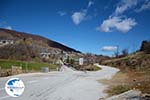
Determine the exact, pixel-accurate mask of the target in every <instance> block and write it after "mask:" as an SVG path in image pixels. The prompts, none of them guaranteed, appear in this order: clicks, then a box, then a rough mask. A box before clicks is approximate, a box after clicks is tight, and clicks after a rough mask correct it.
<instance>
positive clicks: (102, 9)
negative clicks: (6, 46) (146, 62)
mask: <svg viewBox="0 0 150 100" xmlns="http://www.w3.org/2000/svg"><path fill="white" fill-rule="evenodd" d="M0 2H1V3H0V27H1V28H7V29H12V30H16V31H21V32H27V33H32V34H37V35H41V36H44V37H46V38H49V39H51V40H55V41H57V42H60V43H62V44H65V45H67V46H69V47H72V48H75V49H77V50H80V51H82V52H84V53H87V52H91V53H96V54H104V55H110V56H111V55H113V54H114V51H115V50H116V49H117V46H118V47H119V50H122V49H124V48H126V49H128V50H129V52H133V51H135V50H137V49H139V47H140V43H141V41H142V40H150V0H0Z"/></svg>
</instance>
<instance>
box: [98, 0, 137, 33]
mask: <svg viewBox="0 0 150 100" xmlns="http://www.w3.org/2000/svg"><path fill="white" fill-rule="evenodd" d="M137 3H138V1H137V0H121V2H120V3H119V4H118V5H117V7H116V9H115V11H114V12H113V13H112V15H110V17H109V18H108V19H106V20H104V21H103V22H102V24H101V25H100V26H99V27H97V30H98V31H103V32H112V31H114V30H118V31H120V32H124V33H125V32H128V31H129V30H131V29H132V28H133V27H134V26H135V25H136V24H137V22H135V19H132V18H127V17H126V16H125V15H122V14H123V13H124V12H125V11H127V10H129V9H130V8H133V7H135V6H136V5H137ZM122 16H124V17H122Z"/></svg>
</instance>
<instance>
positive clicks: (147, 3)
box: [135, 0, 150, 12]
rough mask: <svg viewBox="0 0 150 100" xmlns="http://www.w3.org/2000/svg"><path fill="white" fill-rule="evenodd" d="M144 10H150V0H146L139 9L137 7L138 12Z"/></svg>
mask: <svg viewBox="0 0 150 100" xmlns="http://www.w3.org/2000/svg"><path fill="white" fill-rule="evenodd" d="M143 10H150V1H148V0H146V1H145V3H144V4H142V6H141V7H140V8H139V9H136V10H135V11H136V12H141V11H143Z"/></svg>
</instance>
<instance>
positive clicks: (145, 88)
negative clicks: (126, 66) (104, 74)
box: [100, 71, 150, 96]
mask: <svg viewBox="0 0 150 100" xmlns="http://www.w3.org/2000/svg"><path fill="white" fill-rule="evenodd" d="M100 82H101V83H103V84H107V85H108V86H109V87H108V89H107V90H106V91H105V92H106V93H108V96H113V95H118V94H121V93H123V92H126V91H128V90H131V89H136V90H140V91H141V92H142V93H143V94H150V84H149V83H150V72H149V71H144V72H135V71H134V72H133V71H132V72H131V71H130V72H128V73H127V72H126V73H124V72H121V71H120V72H118V73H117V74H116V75H114V76H113V78H112V79H111V80H100Z"/></svg>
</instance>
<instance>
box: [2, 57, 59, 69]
mask: <svg viewBox="0 0 150 100" xmlns="http://www.w3.org/2000/svg"><path fill="white" fill-rule="evenodd" d="M12 65H14V66H22V69H23V70H28V71H30V70H34V71H40V70H41V68H42V67H49V69H50V70H56V67H57V65H54V64H48V63H38V62H24V61H16V60H2V59H0V66H1V68H2V69H10V68H11V66H12Z"/></svg>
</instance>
